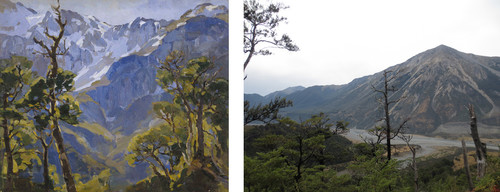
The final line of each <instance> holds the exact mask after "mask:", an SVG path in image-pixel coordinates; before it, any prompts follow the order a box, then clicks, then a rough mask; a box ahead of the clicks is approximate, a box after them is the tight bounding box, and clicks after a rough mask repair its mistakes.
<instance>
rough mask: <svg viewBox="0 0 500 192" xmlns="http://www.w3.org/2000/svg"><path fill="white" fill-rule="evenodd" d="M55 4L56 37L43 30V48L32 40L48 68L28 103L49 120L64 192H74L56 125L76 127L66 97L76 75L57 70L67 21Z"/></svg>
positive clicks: (76, 111) (72, 107)
mask: <svg viewBox="0 0 500 192" xmlns="http://www.w3.org/2000/svg"><path fill="white" fill-rule="evenodd" d="M57 3H58V4H57V6H52V8H53V10H54V13H55V15H56V17H55V21H56V23H57V25H58V26H59V32H57V34H56V35H51V34H50V33H49V30H48V28H45V31H44V34H45V36H46V37H47V39H49V41H51V42H52V43H51V44H46V43H45V42H44V41H43V40H41V39H37V38H34V39H33V40H34V41H35V43H36V44H38V45H39V46H40V47H41V49H42V51H40V52H37V53H39V54H41V55H43V56H44V57H48V58H49V59H50V64H49V66H48V71H47V74H46V76H45V78H40V79H38V80H37V81H36V82H35V83H34V85H32V87H31V90H30V93H29V94H28V96H27V99H28V103H30V104H31V105H38V106H39V108H41V109H43V110H44V111H45V115H46V116H47V118H48V119H49V124H48V128H49V129H51V131H52V136H53V137H54V140H55V143H56V146H57V149H58V150H57V152H58V153H59V160H60V163H61V167H62V171H63V177H64V181H65V183H66V189H67V190H68V191H69V192H74V191H76V186H75V181H74V179H73V176H72V172H71V166H70V164H69V159H68V156H67V154H66V149H65V147H64V139H63V137H62V131H61V127H60V125H59V121H60V120H62V121H65V122H67V123H69V124H77V123H78V120H77V117H78V116H79V114H80V113H81V112H80V109H79V106H78V104H77V103H76V102H75V101H74V99H73V97H72V96H71V95H69V94H67V93H68V92H70V91H71V90H72V89H73V84H74V81H73V78H74V77H75V76H76V75H75V74H73V73H72V72H70V71H64V70H63V69H62V68H60V67H59V63H58V60H57V57H58V56H60V55H64V54H66V52H67V49H66V47H65V43H64V41H62V39H63V35H64V28H65V26H66V24H67V21H63V19H62V16H61V10H60V8H61V6H60V4H59V1H58V2H57Z"/></svg>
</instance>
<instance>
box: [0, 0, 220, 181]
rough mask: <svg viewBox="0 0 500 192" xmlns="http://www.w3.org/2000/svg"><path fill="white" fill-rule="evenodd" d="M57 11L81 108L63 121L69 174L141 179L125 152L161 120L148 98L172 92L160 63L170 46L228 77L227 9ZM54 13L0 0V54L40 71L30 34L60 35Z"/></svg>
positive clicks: (64, 61) (142, 172)
mask: <svg viewBox="0 0 500 192" xmlns="http://www.w3.org/2000/svg"><path fill="white" fill-rule="evenodd" d="M61 15H62V18H63V20H66V21H67V25H66V27H65V31H64V37H63V39H65V41H64V45H65V47H66V48H67V49H68V52H67V54H66V55H64V56H63V57H60V62H61V66H62V68H64V69H65V70H70V71H72V72H73V73H75V74H77V76H76V78H75V91H74V96H75V97H76V99H77V101H78V102H79V104H80V108H81V111H82V115H81V116H80V118H79V120H80V122H81V123H80V124H78V125H76V126H71V125H67V124H65V125H63V132H64V133H63V137H64V141H65V142H66V143H67V144H68V146H69V149H68V151H69V153H70V154H69V157H70V160H71V161H70V162H71V166H72V169H73V172H75V173H79V174H81V175H82V180H85V179H89V178H88V177H89V176H91V175H95V174H98V173H99V172H100V171H101V170H103V169H105V168H111V169H112V173H113V174H114V175H115V176H116V177H115V178H114V179H113V180H114V182H116V183H120V182H122V181H126V182H129V183H135V182H137V181H139V180H141V179H144V178H145V177H147V176H148V173H147V172H146V167H147V166H146V165H137V166H135V167H130V166H129V165H128V164H127V162H126V161H125V160H124V155H125V154H126V152H127V146H128V142H129V141H130V139H131V138H132V137H133V136H134V135H136V134H138V133H141V132H143V131H145V130H147V129H148V128H149V127H150V126H153V125H155V124H156V123H158V122H159V121H158V120H157V119H155V117H154V116H153V113H152V112H151V111H152V104H151V103H152V102H156V101H160V100H169V99H170V98H171V97H172V96H171V95H169V94H167V93H165V92H164V91H163V90H162V89H161V88H160V87H159V86H158V84H157V82H156V70H157V67H158V66H159V62H158V61H159V60H162V59H165V57H166V56H167V55H168V54H169V53H170V52H171V51H172V50H182V51H185V52H186V53H187V57H188V58H187V59H192V58H198V57H201V56H206V57H209V58H211V59H213V60H214V62H215V63H216V65H217V66H218V67H222V68H223V70H222V72H221V76H223V77H226V78H227V77H228V70H227V66H228V49H229V48H228V9H227V8H226V7H225V6H217V5H212V4H208V3H207V4H200V5H198V6H196V7H195V8H193V9H190V10H186V12H185V13H184V14H183V15H182V16H180V17H179V18H178V19H174V20H154V19H147V18H141V17H138V18H136V19H135V20H133V21H131V22H130V23H125V24H121V25H110V24H108V23H106V22H104V21H100V20H99V19H98V18H96V17H94V16H90V15H82V14H79V13H77V12H74V11H71V10H68V9H64V7H63V8H62V10H61ZM54 17H55V15H54V14H53V13H52V12H46V13H38V12H36V11H35V10H33V9H31V8H28V7H25V6H24V5H23V4H22V3H12V2H10V1H9V0H0V18H2V21H1V22H0V58H9V57H10V56H11V55H20V56H25V57H27V58H29V59H30V60H32V61H33V62H34V65H33V70H34V71H36V72H37V73H38V74H45V73H46V71H47V64H48V63H49V60H48V59H47V58H44V57H42V56H41V55H40V54H34V53H35V52H37V51H41V48H40V47H39V46H38V45H35V43H34V41H33V38H35V37H36V38H37V39H41V40H44V41H47V37H46V36H45V35H44V30H45V29H46V28H47V29H48V32H49V33H51V34H54V33H56V32H58V31H59V28H58V25H57V24H56V23H55V21H54ZM50 154H51V158H50V163H52V164H54V165H58V164H59V162H58V160H57V159H58V158H57V152H55V151H51V152H50ZM58 169H59V171H60V168H59V167H58ZM131 173H133V174H131ZM37 177H39V176H37V175H35V179H36V178H37Z"/></svg>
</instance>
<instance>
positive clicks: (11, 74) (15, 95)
mask: <svg viewBox="0 0 500 192" xmlns="http://www.w3.org/2000/svg"><path fill="white" fill-rule="evenodd" d="M32 65H33V63H32V62H31V61H29V60H28V59H27V58H25V57H19V56H12V57H11V58H10V59H2V60H0V97H1V98H2V102H1V103H0V115H1V117H0V118H1V120H2V121H1V127H2V129H3V145H4V149H5V157H6V159H7V179H6V181H5V184H4V190H5V191H12V190H13V185H14V183H13V177H14V164H15V162H14V156H15V155H16V152H19V151H20V150H26V149H21V148H22V147H23V145H26V144H28V143H30V142H31V141H29V140H31V139H32V138H31V137H30V135H29V134H26V132H29V130H27V129H29V128H28V127H32V126H30V125H29V122H27V118H26V115H25V113H24V112H23V111H20V110H22V107H20V106H19V104H20V102H21V98H22V94H23V88H24V87H25V86H27V85H29V83H30V81H31V80H32V77H33V73H32V72H31V66H32ZM24 152H26V151H24Z"/></svg>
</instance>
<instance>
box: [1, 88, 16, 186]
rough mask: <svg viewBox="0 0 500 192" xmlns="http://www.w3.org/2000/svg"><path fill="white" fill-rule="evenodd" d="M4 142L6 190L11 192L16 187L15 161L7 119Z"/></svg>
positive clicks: (4, 128)
mask: <svg viewBox="0 0 500 192" xmlns="http://www.w3.org/2000/svg"><path fill="white" fill-rule="evenodd" d="M7 104H8V95H6V94H4V95H3V110H4V111H5V110H6V109H7ZM2 118H3V120H2V127H3V141H4V145H5V156H6V158H7V180H6V181H5V186H4V190H5V191H6V192H10V191H12V190H13V185H14V179H13V176H14V159H13V158H12V149H11V148H10V130H9V125H8V122H7V117H5V116H4V117H2Z"/></svg>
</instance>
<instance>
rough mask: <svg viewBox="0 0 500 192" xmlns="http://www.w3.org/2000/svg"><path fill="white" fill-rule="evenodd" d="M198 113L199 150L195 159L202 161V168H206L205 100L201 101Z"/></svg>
mask: <svg viewBox="0 0 500 192" xmlns="http://www.w3.org/2000/svg"><path fill="white" fill-rule="evenodd" d="M199 101H200V103H199V104H198V111H197V114H196V115H197V119H196V128H197V129H198V131H197V133H198V149H197V151H196V155H195V156H196V157H195V159H198V160H200V162H201V163H202V167H203V166H205V163H206V161H205V137H204V134H205V133H203V99H200V100H199Z"/></svg>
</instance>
